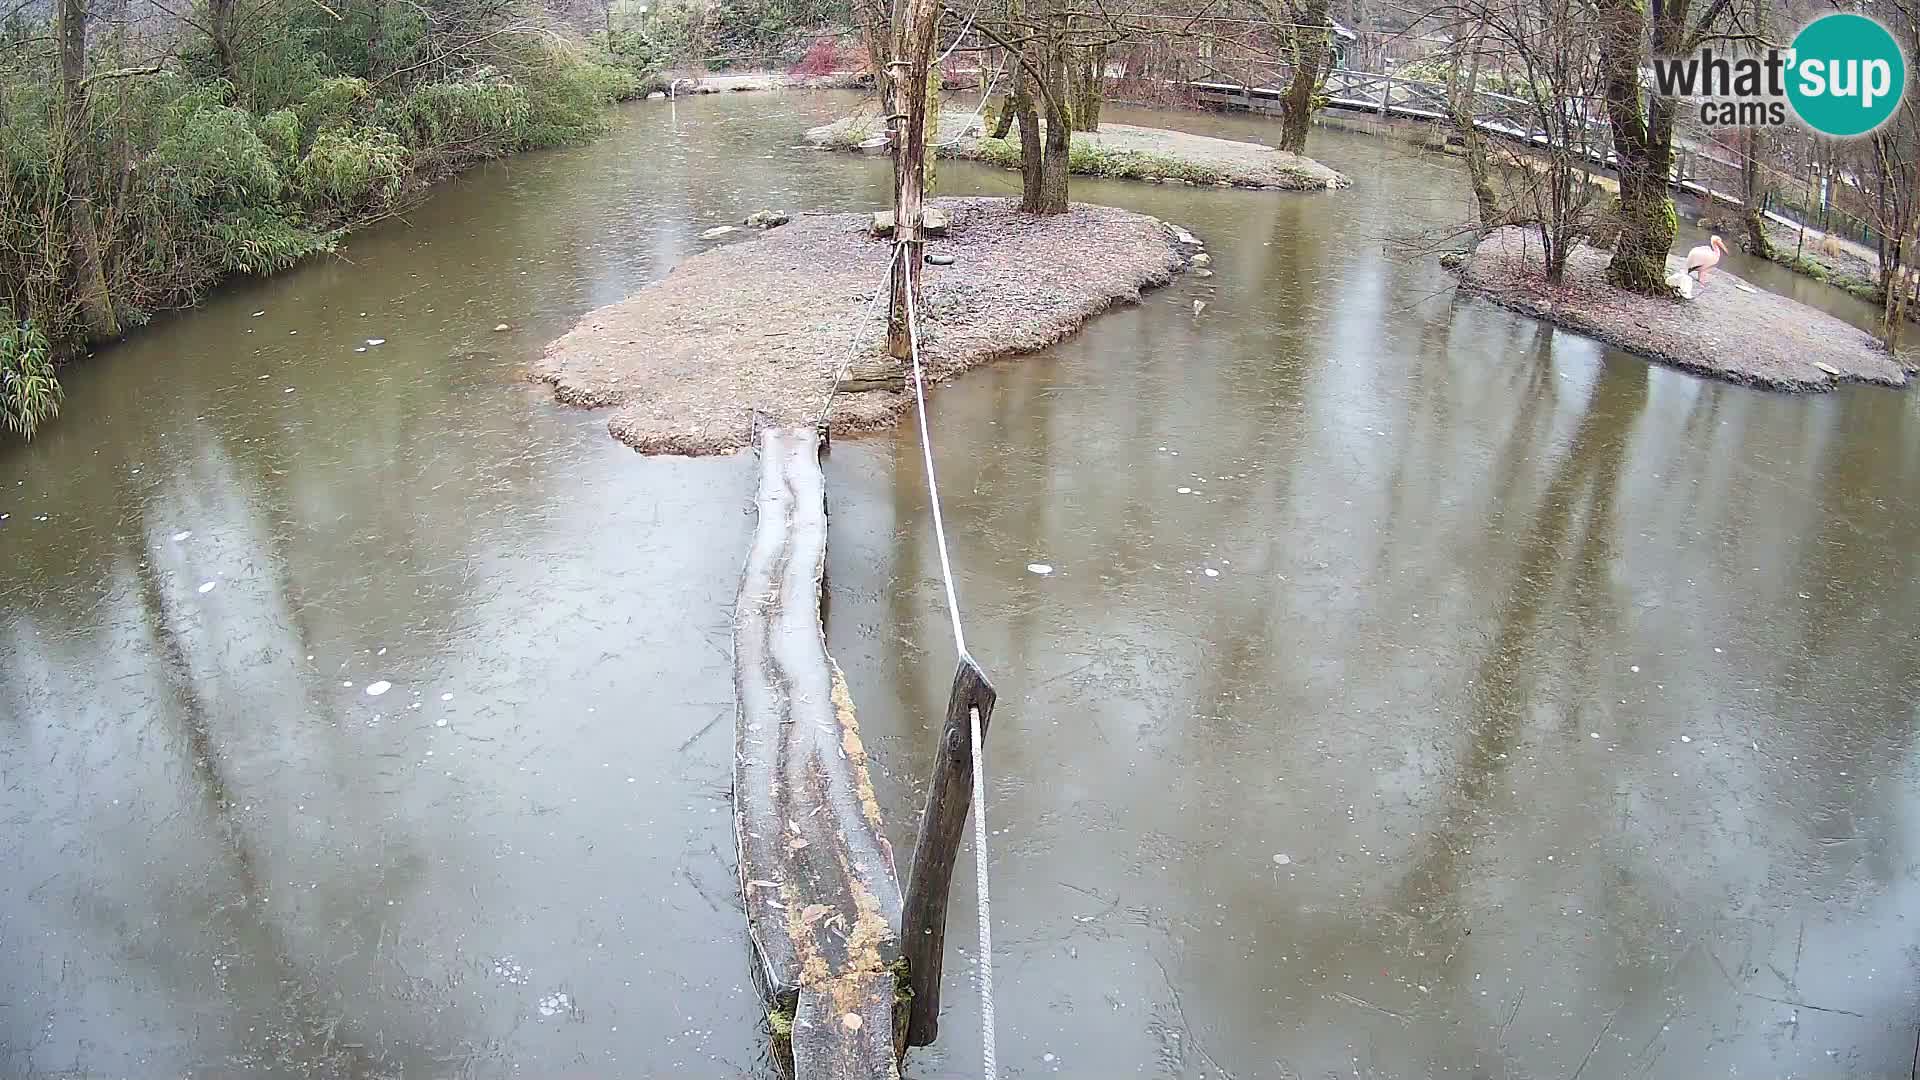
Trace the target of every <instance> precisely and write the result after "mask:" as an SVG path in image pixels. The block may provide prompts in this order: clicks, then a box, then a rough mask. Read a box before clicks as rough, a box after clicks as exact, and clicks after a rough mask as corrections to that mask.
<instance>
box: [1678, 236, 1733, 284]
mask: <svg viewBox="0 0 1920 1080" xmlns="http://www.w3.org/2000/svg"><path fill="white" fill-rule="evenodd" d="M1726 253H1727V242H1726V241H1725V240H1722V239H1720V238H1719V237H1717V236H1716V237H1714V238H1712V239H1711V240H1708V241H1707V242H1706V243H1704V244H1701V245H1700V246H1699V247H1697V248H1694V249H1692V250H1691V251H1688V252H1687V263H1686V271H1685V272H1686V273H1688V274H1692V275H1693V277H1694V278H1695V279H1696V280H1698V281H1699V282H1700V284H1702V285H1705V284H1706V283H1707V274H1708V273H1710V272H1711V271H1712V270H1713V268H1714V267H1716V266H1719V265H1720V256H1722V255H1724V254H1726Z"/></svg>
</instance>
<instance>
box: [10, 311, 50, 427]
mask: <svg viewBox="0 0 1920 1080" xmlns="http://www.w3.org/2000/svg"><path fill="white" fill-rule="evenodd" d="M62 396H63V394H62V392H61V389H60V380H58V379H56V378H54V377H53V357H52V350H51V348H49V346H48V344H47V337H46V335H45V334H43V333H41V332H40V331H39V330H37V329H35V328H34V325H33V324H32V323H31V322H26V323H22V322H16V321H15V320H14V315H13V312H11V311H8V310H6V309H4V308H0V426H4V427H5V428H6V430H8V431H10V432H12V433H13V434H15V435H18V436H20V437H21V438H24V439H31V438H33V433H34V432H36V431H38V430H39V429H40V425H41V424H44V423H46V422H47V421H48V420H51V419H53V418H54V417H55V416H57V415H59V413H60V399H61V397H62Z"/></svg>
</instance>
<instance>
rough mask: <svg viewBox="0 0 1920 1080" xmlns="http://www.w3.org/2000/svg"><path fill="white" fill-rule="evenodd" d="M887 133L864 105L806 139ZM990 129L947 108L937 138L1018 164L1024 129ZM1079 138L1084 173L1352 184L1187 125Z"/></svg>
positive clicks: (1311, 186)
mask: <svg viewBox="0 0 1920 1080" xmlns="http://www.w3.org/2000/svg"><path fill="white" fill-rule="evenodd" d="M883 133H884V130H883V127H882V125H881V124H880V122H879V120H878V119H877V118H876V117H875V116H873V115H871V114H870V113H859V114H856V115H854V116H849V117H845V118H843V119H840V120H836V121H834V122H833V123H831V124H823V125H821V126H820V127H817V128H813V129H811V130H809V131H808V132H807V141H808V142H810V143H812V144H813V145H815V146H818V147H821V148H822V149H827V150H850V149H855V148H857V147H858V146H859V144H860V143H861V142H863V141H866V140H868V139H871V138H874V137H876V136H878V135H881V134H883ZM984 135H985V132H984V131H983V130H982V125H981V123H980V121H979V119H978V118H977V117H975V116H974V115H973V114H972V113H967V112H946V113H942V114H941V116H940V131H939V134H938V135H937V136H936V137H935V141H936V142H938V143H941V144H945V145H941V146H940V147H938V152H939V155H940V156H941V157H954V158H966V159H970V160H976V161H987V162H990V163H992V164H997V165H1006V166H1008V167H1017V166H1018V165H1019V162H1020V141H1019V138H1018V136H1017V135H1016V136H1012V137H1010V138H1007V139H987V138H985V137H984ZM1073 144H1074V150H1075V154H1074V155H1073V157H1072V158H1071V159H1070V161H1069V168H1070V170H1071V171H1072V172H1076V173H1082V174H1085V175H1095V176H1109V177H1114V178H1116V179H1126V180H1157V181H1166V182H1182V180H1181V174H1182V173H1184V174H1186V175H1187V176H1188V177H1201V178H1203V182H1208V181H1210V182H1215V183H1219V184H1223V185H1226V186H1230V187H1251V188H1269V189H1271V188H1281V189H1286V190H1289V191H1328V190H1332V189H1335V188H1344V187H1349V186H1351V185H1352V181H1350V180H1348V179H1347V178H1346V176H1344V175H1342V174H1341V173H1337V172H1335V171H1334V170H1332V169H1329V168H1327V167H1326V166H1325V165H1322V164H1320V163H1319V162H1317V161H1315V160H1313V159H1312V158H1310V157H1303V156H1301V155H1299V154H1291V153H1288V152H1286V151H1284V150H1275V149H1274V148H1272V147H1270V146H1262V145H1260V144H1259V143H1250V142H1236V141H1234V140H1232V139H1216V138H1213V137H1212V136H1209V135H1194V134H1190V133H1188V132H1184V131H1167V130H1165V129H1162V128H1150V127H1136V126H1135V125H1132V124H1112V123H1107V124H1101V125H1100V130H1099V131H1097V132H1083V131H1077V132H1074V135H1073Z"/></svg>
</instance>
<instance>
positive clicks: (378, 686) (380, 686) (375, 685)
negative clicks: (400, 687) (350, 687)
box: [367, 679, 393, 697]
mask: <svg viewBox="0 0 1920 1080" xmlns="http://www.w3.org/2000/svg"><path fill="white" fill-rule="evenodd" d="M391 689H393V684H392V683H390V682H388V681H387V680H385V679H379V680H376V681H374V682H370V683H368V684H367V696H368V697H379V696H380V695H381V694H384V693H386V692H387V691H389V690H391Z"/></svg>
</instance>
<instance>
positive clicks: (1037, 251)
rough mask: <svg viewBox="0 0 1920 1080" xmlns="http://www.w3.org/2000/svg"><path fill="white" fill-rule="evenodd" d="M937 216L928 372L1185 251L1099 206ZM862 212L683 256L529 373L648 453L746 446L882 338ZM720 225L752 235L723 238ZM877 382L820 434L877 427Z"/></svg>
mask: <svg viewBox="0 0 1920 1080" xmlns="http://www.w3.org/2000/svg"><path fill="white" fill-rule="evenodd" d="M933 205H936V206H940V207H943V208H945V209H946V210H947V212H948V213H949V215H950V216H951V220H952V227H951V231H950V234H949V235H948V236H947V237H946V238H945V239H940V240H932V241H929V242H928V244H927V250H928V252H929V254H938V253H945V254H951V255H953V256H954V258H955V261H954V263H953V264H952V265H949V266H933V265H927V266H924V267H923V268H922V269H923V270H924V271H925V274H924V277H923V278H922V281H923V282H924V283H925V288H924V294H925V299H926V302H925V306H924V308H923V309H922V311H921V317H922V328H923V330H925V331H926V332H927V333H926V336H925V337H923V338H922V345H923V348H924V359H925V361H926V363H927V366H928V368H929V374H930V376H931V377H932V378H933V379H934V380H935V381H939V380H943V379H946V378H950V377H952V376H953V375H955V374H957V373H959V372H961V371H964V370H966V369H967V368H970V367H973V366H974V365H976V364H981V363H985V362H986V361H988V360H992V359H995V358H997V357H1002V356H1009V355H1015V354H1020V353H1027V352H1032V351H1034V350H1036V349H1041V348H1044V347H1046V346H1048V345H1051V344H1053V343H1054V342H1056V341H1058V340H1060V339H1061V338H1063V337H1066V336H1067V335H1068V334H1070V333H1072V332H1073V331H1074V330H1075V329H1076V328H1078V327H1079V326H1080V324H1081V323H1083V322H1085V321H1086V320H1087V319H1088V318H1090V317H1092V316H1093V315H1095V314H1097V313H1098V312H1100V311H1102V310H1104V309H1106V308H1107V307H1109V306H1111V305H1112V304H1114V303H1115V302H1118V301H1132V300H1136V299H1138V298H1139V295H1140V290H1141V289H1142V288H1143V287H1146V286H1151V285H1161V284H1165V283H1166V282H1167V281H1169V280H1171V278H1172V276H1173V274H1174V273H1175V272H1176V271H1177V270H1179V269H1180V268H1181V266H1182V265H1184V263H1185V255H1184V254H1183V252H1182V248H1181V245H1179V244H1178V243H1177V242H1176V241H1175V239H1174V237H1173V233H1172V231H1171V229H1170V227H1169V226H1167V225H1165V224H1164V223H1162V222H1161V221H1159V220H1158V219H1156V218H1151V217H1147V216H1145V215H1143V214H1134V213H1130V212H1127V211H1124V210H1115V209H1112V208H1109V207H1098V206H1082V205H1077V204H1076V205H1075V206H1074V207H1073V209H1072V210H1071V211H1070V212H1068V213H1066V214H1063V215H1060V216H1057V217H1047V218H1036V217H1030V216H1027V215H1023V214H1021V213H1019V212H1018V211H1017V209H1016V208H1015V205H1014V204H1013V203H1011V202H1008V201H1006V200H1001V199H936V200H933ZM867 222H868V215H866V214H820V215H802V216H800V217H797V218H795V219H794V221H793V223H792V224H790V225H786V226H783V227H781V228H777V229H774V230H772V231H771V232H768V233H766V234H765V235H762V236H759V237H757V238H754V239H748V240H746V241H744V242H740V243H723V246H721V247H719V248H717V249H715V250H712V251H708V252H705V253H703V254H700V255H696V256H694V257H693V258H691V259H688V260H687V261H686V262H684V263H681V264H680V265H679V266H677V267H675V268H674V270H673V272H672V273H670V274H668V275H667V276H666V278H665V279H663V280H661V281H658V282H655V283H654V284H652V285H649V286H647V287H646V288H645V289H642V290H641V291H640V292H638V293H636V294H635V295H633V296H631V297H629V298H628V299H626V300H624V301H621V302H620V303H618V304H614V305H612V306H609V307H604V308H601V309H599V310H598V311H594V312H590V313H588V314H587V315H586V316H585V317H584V318H583V319H582V320H581V321H580V323H579V325H577V326H575V327H574V328H573V329H572V330H571V331H569V332H568V333H567V334H566V335H565V336H564V337H562V338H560V339H559V340H558V341H555V342H553V343H552V344H550V345H548V346H547V349H546V352H545V355H544V356H542V358H541V359H540V360H539V361H538V362H537V363H536V364H535V365H534V368H533V374H534V375H535V377H537V378H539V379H542V380H544V381H546V382H550V383H552V384H553V386H554V393H555V394H556V396H558V397H559V398H560V400H562V401H565V402H569V403H571V404H574V405H582V406H590V407H601V406H611V407H613V409H614V413H613V415H612V417H611V418H610V419H609V420H608V422H607V427H608V429H609V430H610V431H612V432H613V434H614V436H615V437H616V438H618V439H620V440H621V441H623V442H625V443H628V444H629V445H631V446H633V447H634V448H635V449H638V450H640V451H642V452H645V453H653V454H717V453H727V452H729V451H733V450H737V449H740V448H741V447H743V446H745V445H747V442H748V438H749V430H750V426H751V418H752V413H753V412H755V411H758V412H760V413H762V414H764V416H765V417H766V418H768V419H770V420H772V421H774V422H778V423H809V422H812V421H814V420H815V419H816V418H817V417H819V415H820V414H821V411H822V409H823V407H824V406H825V404H826V402H827V399H828V396H829V390H830V389H831V388H832V386H833V384H834V378H835V374H836V372H837V371H838V370H839V369H840V367H841V365H842V364H843V363H844V362H845V361H846V359H847V357H848V355H849V349H850V347H851V346H854V345H857V346H858V347H859V349H860V350H861V354H862V355H865V356H874V355H877V354H878V353H879V351H880V350H881V348H882V347H883V344H884V341H885V311H884V310H883V307H884V303H885V298H884V296H881V297H880V298H879V303H878V304H875V303H872V301H873V300H874V299H875V297H876V294H878V293H880V292H881V291H882V290H884V288H885V284H886V279H885V273H886V269H887V262H888V257H889V256H890V255H891V253H892V250H893V249H892V245H891V244H890V243H888V242H887V241H884V240H876V239H873V238H871V237H869V236H868V235H867ZM734 235H735V236H740V235H747V236H752V235H753V234H734ZM911 400H912V399H911V396H910V395H909V394H902V393H896V392H891V391H866V392H861V393H843V394H840V395H838V397H837V398H836V400H835V401H834V405H833V410H832V414H831V416H832V430H833V431H834V432H835V433H849V432H857V431H867V430H872V429H875V428H879V427H884V426H887V425H890V424H891V423H893V421H894V420H895V418H897V417H898V416H899V415H900V414H901V413H902V412H903V411H904V410H905V409H906V407H907V405H908V403H909V402H910V401H911Z"/></svg>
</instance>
